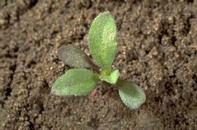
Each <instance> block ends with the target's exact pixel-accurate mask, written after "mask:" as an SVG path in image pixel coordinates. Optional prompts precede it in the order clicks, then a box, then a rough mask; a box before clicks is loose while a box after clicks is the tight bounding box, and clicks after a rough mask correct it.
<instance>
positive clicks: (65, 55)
mask: <svg viewBox="0 0 197 130" xmlns="http://www.w3.org/2000/svg"><path fill="white" fill-rule="evenodd" d="M58 58H59V59H60V60H62V61H63V62H64V64H66V65H69V66H71V67H76V68H90V63H89V61H88V57H87V55H86V54H85V53H84V52H83V51H81V50H80V49H79V48H76V47H74V46H72V45H67V46H65V45H63V46H61V47H60V49H59V51H58Z"/></svg>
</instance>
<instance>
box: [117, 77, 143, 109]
mask: <svg viewBox="0 0 197 130" xmlns="http://www.w3.org/2000/svg"><path fill="white" fill-rule="evenodd" d="M117 85H118V87H119V95H120V98H121V100H122V102H123V103H124V104H125V105H126V106H127V107H129V108H130V109H137V108H138V107H140V106H141V105H142V104H143V103H144V102H145V100H146V95H145V93H144V91H143V89H142V88H140V87H139V86H138V85H137V84H135V83H133V82H131V81H118V83H117Z"/></svg>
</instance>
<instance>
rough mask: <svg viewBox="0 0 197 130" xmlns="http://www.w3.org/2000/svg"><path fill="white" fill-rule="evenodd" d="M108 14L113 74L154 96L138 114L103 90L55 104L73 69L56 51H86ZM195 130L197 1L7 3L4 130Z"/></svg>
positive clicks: (1, 59) (0, 54)
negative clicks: (58, 82) (59, 83)
mask: <svg viewBox="0 0 197 130" xmlns="http://www.w3.org/2000/svg"><path fill="white" fill-rule="evenodd" d="M104 10H109V11H111V13H112V14H113V15H114V16H115V19H116V22H117V26H118V41H119V46H118V49H119V53H118V55H117V57H116V61H115V62H114V67H116V68H118V69H120V70H121V78H123V79H129V80H134V81H135V82H137V83H138V84H139V85H140V86H142V87H143V88H144V90H145V92H146V95H147V101H146V103H145V104H144V105H143V106H142V107H140V108H139V109H138V110H129V109H128V108H126V107H125V106H124V105H123V104H122V102H121V100H120V98H119V97H118V94H117V92H110V91H109V90H110V89H109V86H108V85H105V84H103V83H99V84H98V85H97V87H98V88H99V89H98V91H99V95H97V96H96V97H91V96H86V97H56V96H53V95H51V94H50V89H51V86H52V84H53V82H54V80H55V79H57V77H58V76H59V75H61V74H62V73H64V70H67V69H68V68H69V67H68V66H65V65H63V62H62V61H60V60H58V59H57V51H56V50H57V48H58V47H59V46H60V45H63V44H74V45H76V46H78V47H80V48H81V49H83V50H85V51H86V52H88V50H87V32H88V28H89V25H90V23H91V21H92V20H93V18H94V17H95V16H96V15H97V14H98V13H99V12H102V11H104ZM67 129H71V130H72V129H73V130H81V129H84V130H88V129H98V130H196V129H197V1H196V0H181V1H177V0H172V1H170V2H167V1H164V0H163V1H162V0H161V1H160V0H157V1H156V0H144V1H143V0H136V1H135V0H122V1H121V0H95V1H93V0H72V1H71V0H67V1H66V0H58V1H57V0H0V130H67Z"/></svg>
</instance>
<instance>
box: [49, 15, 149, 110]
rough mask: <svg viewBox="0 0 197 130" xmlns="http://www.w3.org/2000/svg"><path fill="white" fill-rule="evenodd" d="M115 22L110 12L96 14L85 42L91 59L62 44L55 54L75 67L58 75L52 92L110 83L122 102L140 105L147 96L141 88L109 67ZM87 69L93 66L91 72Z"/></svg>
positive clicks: (85, 91) (72, 91)
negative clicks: (103, 82)
mask: <svg viewBox="0 0 197 130" xmlns="http://www.w3.org/2000/svg"><path fill="white" fill-rule="evenodd" d="M116 32H117V31H116V25H115V21H114V18H113V17H112V15H111V14H110V13H109V12H104V13H101V14H99V15H98V16H97V17H96V18H95V19H94V21H93V22H92V24H91V27H90V30H89V34H88V42H89V49H90V52H91V54H92V57H93V59H94V60H95V62H96V64H97V65H98V66H99V67H100V69H99V68H98V66H97V65H95V64H94V62H93V61H91V60H90V59H89V57H88V56H87V55H86V54H85V53H84V52H83V51H81V50H80V49H79V48H75V47H74V46H72V45H68V46H62V47H60V49H59V52H58V56H59V59H61V60H62V61H63V62H64V63H65V64H67V65H69V66H71V67H75V69H70V70H68V71H66V72H65V74H63V75H62V76H60V77H59V78H58V79H57V80H56V81H55V83H54V85H53V86H52V90H51V93H52V94H54V95H59V96H68V95H75V96H81V95H87V94H88V93H90V92H91V91H92V90H93V89H94V88H95V86H96V83H97V81H98V80H102V81H105V82H107V83H109V84H113V85H114V87H117V88H118V91H119V95H120V98H121V100H122V102H123V103H124V104H125V105H126V106H127V107H129V108H130V109H136V108H138V107H139V106H140V105H142V104H143V103H144V102H145V100H146V96H145V93H144V91H143V89H142V88H140V87H139V86H138V85H136V84H135V83H134V82H132V81H124V80H120V79H118V78H119V75H120V74H119V71H118V70H117V69H115V70H113V69H112V63H113V61H114V58H115V54H116V51H117V41H116ZM86 68H92V69H93V70H94V72H93V71H90V70H88V69H86Z"/></svg>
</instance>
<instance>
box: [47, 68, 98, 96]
mask: <svg viewBox="0 0 197 130" xmlns="http://www.w3.org/2000/svg"><path fill="white" fill-rule="evenodd" d="M97 80H98V78H97V77H96V76H95V75H94V74H93V73H92V72H91V71H89V70H87V69H70V70H68V71H67V72H66V73H65V74H63V75H62V76H60V77H59V78H58V79H57V80H56V81H55V83H54V85H53V87H52V90H51V93H52V94H54V95H58V96H67V95H75V96H77V95H87V94H88V93H89V92H90V91H91V90H92V89H93V88H94V87H95V85H96V81H97Z"/></svg>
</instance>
